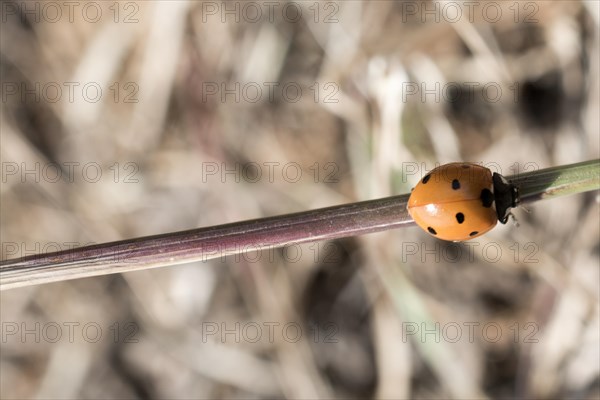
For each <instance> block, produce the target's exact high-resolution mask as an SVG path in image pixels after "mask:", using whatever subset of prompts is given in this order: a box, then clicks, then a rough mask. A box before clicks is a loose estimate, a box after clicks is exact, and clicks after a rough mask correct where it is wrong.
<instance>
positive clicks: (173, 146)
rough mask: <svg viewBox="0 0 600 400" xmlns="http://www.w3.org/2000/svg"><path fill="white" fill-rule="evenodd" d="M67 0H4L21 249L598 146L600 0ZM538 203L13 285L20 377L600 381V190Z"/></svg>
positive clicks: (290, 387) (538, 161) (581, 394)
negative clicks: (475, 224) (445, 226)
mask: <svg viewBox="0 0 600 400" xmlns="http://www.w3.org/2000/svg"><path fill="white" fill-rule="evenodd" d="M47 4H49V3H38V2H23V3H12V2H7V1H5V2H3V3H2V4H1V7H2V10H1V11H2V18H3V21H2V26H1V29H2V31H1V33H2V35H1V38H0V40H1V42H0V43H1V49H0V50H1V55H2V58H1V65H0V68H1V71H2V96H3V99H2V111H1V113H2V114H1V117H2V121H1V126H0V129H1V157H2V186H1V192H0V196H1V199H0V200H1V209H0V211H1V225H0V233H1V242H2V257H3V258H13V257H19V256H23V255H27V254H29V253H39V252H45V251H54V250H58V249H64V248H67V247H68V246H71V245H72V244H73V243H76V244H79V245H84V244H87V243H90V242H93V243H100V242H106V241H112V240H119V239H125V238H132V237H137V236H143V235H151V234H157V233H162V232H169V231H176V230H183V229H191V228H195V227H199V226H208V225H214V224H221V223H226V222H233V221H238V220H244V219H250V218H257V217H262V216H270V215H276V214H282V213H288V212H295V211H302V210H306V209H311V208H317V207H324V206H328V205H334V204H340V203H344V202H350V201H358V200H365V199H371V198H377V197H383V196H387V195H392V194H399V193H406V192H408V191H409V190H410V188H411V187H412V186H413V185H414V184H415V182H416V181H417V180H418V179H419V177H420V176H422V174H423V172H424V171H425V170H430V169H432V168H433V167H434V166H435V163H437V162H440V163H443V162H447V161H454V160H457V159H458V160H468V161H474V162H482V163H484V164H487V165H489V166H493V167H494V168H495V169H496V170H498V169H500V171H499V172H503V173H504V174H506V175H510V174H512V173H514V172H515V170H514V169H511V167H512V166H514V165H518V166H519V168H520V169H521V170H524V169H528V168H536V167H537V168H544V167H549V166H553V165H560V164H566V163H572V162H578V161H582V160H587V159H592V158H598V157H599V154H600V148H599V147H600V143H599V136H598V135H599V134H598V132H600V127H599V126H598V116H597V113H598V108H599V89H598V86H599V81H598V71H599V68H600V67H599V65H598V59H599V55H598V48H599V46H598V26H599V8H598V7H599V6H598V3H597V2H579V1H562V2H561V1H559V2H550V1H542V2H526V3H518V5H519V7H520V8H518V9H519V15H518V16H517V17H516V18H517V22H515V11H516V9H515V8H514V6H513V8H510V6H511V5H514V4H515V3H512V2H502V5H503V8H502V16H501V18H499V20H498V21H492V20H491V18H492V17H493V16H494V14H493V10H491V9H488V12H489V14H485V18H484V15H483V14H482V12H483V8H484V4H486V3H484V2H482V3H481V4H480V5H479V6H477V7H476V8H475V9H474V11H475V17H474V24H471V23H469V19H468V18H467V15H466V14H464V15H463V16H462V18H459V19H458V21H456V22H449V21H447V20H445V19H452V18H453V14H449V13H450V12H451V11H452V10H451V9H448V8H446V9H445V10H446V13H445V14H444V12H443V11H442V10H444V7H449V6H448V3H444V2H439V3H427V5H425V4H424V3H420V2H404V3H401V2H393V1H377V2H370V3H366V2H365V3H362V2H357V1H351V2H344V3H333V2H325V3H322V4H320V5H318V6H317V7H316V8H315V3H313V2H299V3H291V4H292V5H291V6H288V8H287V10H288V12H289V14H287V18H286V17H285V16H284V15H283V14H282V12H283V10H284V6H285V5H287V4H288V3H285V2H281V3H280V2H274V3H272V5H270V6H269V5H267V4H266V3H261V2H259V3H252V4H255V5H258V6H259V7H260V8H261V10H262V12H263V19H261V20H260V21H253V20H251V19H252V18H253V16H254V14H252V12H253V10H252V9H250V8H248V6H247V4H248V3H237V2H228V3H220V2H204V3H202V2H197V1H176V2H173V1H170V2H157V1H145V2H135V3H134V2H119V3H113V2H110V3H108V2H106V3H105V2H102V3H100V2H98V3H93V4H98V5H100V6H101V7H102V17H101V18H100V20H99V21H98V22H97V23H92V22H90V18H93V17H94V9H93V8H92V7H89V8H87V9H86V12H87V14H85V16H86V18H87V20H86V18H84V17H83V15H82V11H83V9H84V7H83V6H79V7H76V8H75V9H74V10H73V20H72V21H70V20H69V18H68V7H67V6H66V5H64V4H63V3H61V2H58V3H53V4H58V5H62V7H63V8H62V13H63V14H62V18H59V19H58V20H56V21H54V20H53V18H54V15H55V14H54V11H53V10H52V9H51V7H48V6H47ZM225 4H227V5H225ZM236 4H237V7H238V10H239V12H238V13H237V15H236V12H235V11H234V12H233V14H227V15H225V16H223V18H224V19H225V21H224V22H221V16H220V15H219V13H220V12H222V11H224V10H225V8H224V7H229V8H228V9H230V10H231V9H233V10H235V8H234V7H236ZM436 4H437V7H438V10H440V11H439V12H438V13H437V15H438V16H439V17H440V21H439V22H435V20H434V19H435V18H436V15H435V14H433V15H428V16H427V15H426V16H424V17H423V16H422V15H421V14H420V12H421V11H422V10H423V9H424V7H429V9H433V7H436ZM450 4H457V3H450ZM478 4H479V3H478ZM19 6H22V7H29V8H28V10H33V11H31V12H29V13H28V14H25V15H24V16H23V17H22V18H21V17H20V16H19V15H18V14H15V13H14V11H15V10H17V9H18V7H19ZM295 6H299V7H302V8H301V9H302V13H303V17H302V18H301V19H299V20H298V21H292V20H291V19H292V18H294V11H295V10H296V8H294V7H295ZM35 7H39V8H38V9H36V8H35ZM111 7H112V8H111ZM269 7H273V8H272V10H273V22H272V23H269V22H268V21H265V19H268V18H269V13H268V11H269ZM412 7H414V8H412ZM317 9H318V15H317V14H316V10H317ZM36 10H38V11H39V15H38V11H36ZM117 10H118V15H117V14H115V11H117ZM413 10H415V11H416V14H414V15H413V14H412V11H413ZM462 10H463V12H464V13H466V12H467V11H468V10H467V9H466V8H462ZM213 11H216V12H217V15H212V12H213ZM330 13H333V15H330ZM530 13H533V15H532V16H531V18H534V19H535V20H536V21H533V22H531V21H530V22H529V23H528V22H527V21H526V18H527V16H528V15H529V14H530ZM36 16H39V17H40V18H39V20H38V21H36ZM236 16H239V17H240V18H239V21H236ZM128 17H129V18H134V19H136V20H137V22H133V23H124V21H125V20H126V19H127V18H128ZM328 17H331V18H334V19H333V20H328V21H329V22H330V23H326V22H325V20H326V19H327V18H328ZM444 17H445V18H444ZM423 18H425V19H426V21H423V20H422V19H423ZM115 19H116V20H117V22H115ZM315 20H316V21H315ZM67 82H75V84H68V83H67ZM273 82H278V83H279V86H275V85H274V84H273ZM86 84H88V86H86V87H89V91H88V92H86V95H87V96H89V97H88V98H87V99H86V98H85V97H84V95H83V93H82V89H83V87H84V86H85V85H86ZM436 84H439V87H440V89H439V90H435V88H436ZM476 84H477V85H478V86H477V87H476V88H475V90H474V91H473V93H472V94H473V97H472V98H470V97H469V96H468V95H469V94H470V93H469V92H468V90H466V88H468V86H467V85H476ZM485 84H487V85H488V86H487V87H488V88H489V90H488V92H487V94H488V95H489V96H491V97H493V96H495V90H497V89H498V88H500V89H501V90H502V94H501V96H500V97H499V98H498V101H492V100H490V99H486V98H485V97H484V96H483V94H482V92H481V90H480V89H481V88H482V87H483V85H485ZM36 85H37V89H38V90H37V91H36ZM67 85H72V87H73V88H74V91H73V98H72V99H70V98H69V86H67ZM77 85H78V86H77ZM221 85H226V86H225V88H229V89H233V92H232V93H229V94H227V93H225V92H223V90H222V89H223V87H221ZM236 85H239V90H236ZM57 87H58V88H60V89H61V91H62V94H61V96H59V98H58V99H56V101H54V100H55V96H56V95H55V92H54V91H53V90H56V88H57ZM95 87H100V88H102V96H100V98H99V100H98V101H96V102H93V101H91V98H93V97H94V96H95V92H94V88H95ZM257 87H258V88H260V89H261V90H262V96H260V97H259V98H258V99H256V100H257V101H255V102H253V100H254V99H255V92H254V90H255V89H256V88H257ZM270 87H272V88H273V97H272V98H269V88H270ZM298 87H300V88H301V89H302V95H301V96H300V97H299V98H298V99H297V101H295V100H296V99H295V98H294V97H295V93H296V92H295V89H297V88H298ZM117 88H118V92H117ZM244 88H245V89H244ZM283 88H286V90H282V89H283ZM424 88H427V89H432V88H434V92H435V93H430V94H428V95H426V101H422V100H421V94H422V89H424ZM29 89H33V90H34V92H30V93H29V94H27V92H26V90H29ZM215 89H216V90H217V93H215V94H211V93H213V92H212V91H214V90H215ZM317 89H318V90H317ZM414 89H417V90H419V92H418V93H416V94H410V93H411V92H410V91H411V90H414ZM446 89H447V90H446ZM515 93H516V97H515ZM435 95H438V96H440V101H439V102H436V101H435ZM115 96H116V98H115ZM222 96H223V97H224V98H222ZM236 96H238V97H239V101H236ZM315 96H316V97H315ZM444 96H445V97H444ZM455 96H456V97H459V98H457V99H456V100H455V101H447V99H448V97H453V98H454V97H455ZM71 100H72V101H71ZM126 100H136V102H127V101H126ZM329 100H336V102H331V101H329ZM52 163H56V164H58V165H60V166H61V167H62V178H63V179H54V177H55V176H56V173H57V169H56V168H55V166H56V164H52ZM73 163H78V164H73ZM252 163H256V164H252ZM265 163H267V164H265ZM275 163H277V164H275ZM257 164H258V165H259V166H260V168H261V172H262V176H261V177H260V178H258V179H256V175H255V171H256V165H257ZM236 166H237V168H238V172H239V173H238V175H240V179H239V180H238V179H236V174H235V173H230V174H226V175H224V176H221V172H223V171H224V169H228V170H233V169H234V168H236ZM284 167H286V168H284ZM297 167H300V168H301V171H302V174H301V176H300V177H299V178H298V180H297V181H295V179H296V178H295V177H296V174H297V170H298V169H297ZM15 168H16V169H15ZM36 168H38V169H37V171H38V172H31V173H28V174H26V173H25V170H34V171H35V169H36ZM69 168H71V169H69ZM213 168H217V173H216V174H215V175H211V174H210V173H211V171H213ZM97 171H100V172H101V176H100V177H98V178H96V175H97ZM317 172H318V173H317ZM254 181H255V182H254ZM529 211H530V212H529V213H528V212H524V211H519V212H517V218H518V220H519V224H520V226H519V227H515V226H512V225H510V224H509V225H506V226H500V227H497V228H496V229H495V230H494V231H493V232H491V233H490V234H489V235H486V236H485V237H483V238H481V239H477V240H475V241H473V242H472V244H470V245H460V246H457V245H449V244H446V243H442V242H439V241H435V240H433V239H430V238H429V237H428V236H427V235H426V234H425V233H422V232H420V231H419V230H418V229H417V228H412V229H402V230H398V231H390V232H386V233H380V234H373V235H367V236H363V237H358V238H353V239H348V240H342V241H335V242H328V243H320V244H318V245H302V246H297V247H291V248H289V249H288V251H287V252H281V251H274V250H264V251H263V252H262V253H255V254H253V256H254V257H251V256H247V257H230V258H226V259H224V260H216V261H210V262H205V263H196V264H190V265H185V266H179V267H173V268H167V269H160V270H150V271H142V272H134V273H127V274H123V275H113V276H106V277H97V278H90V279H83V280H77V281H72V282H64V283H56V284H49V285H43V286H39V287H31V288H24V289H17V290H12V291H7V292H3V293H1V294H0V300H1V304H0V311H1V316H0V319H1V323H2V342H1V343H0V346H1V347H0V348H1V356H0V397H2V398H5V399H8V398H31V397H37V398H132V397H140V398H147V397H152V398H273V397H285V398H342V397H343V398H348V397H357V398H365V397H366V398H369V397H377V398H448V397H454V398H467V397H468V398H475V397H484V396H486V397H489V398H507V397H529V398H557V397H562V398H567V397H569V398H589V399H592V398H598V397H599V396H600V393H599V388H600V378H599V376H600V364H599V361H598V360H599V359H600V338H599V331H600V319H599V317H598V305H599V297H600V288H599V283H598V282H599V279H600V277H599V276H598V275H599V268H598V265H599V263H600V260H599V258H600V247H599V240H598V238H599V234H600V233H599V230H600V228H599V226H600V224H599V221H598V219H599V212H598V197H597V193H592V194H589V195H581V196H576V197H568V198H564V199H557V200H552V201H548V202H544V203H542V204H539V205H536V206H534V207H531V209H530V210H529ZM299 250H301V252H302V253H301V255H300V256H298V255H297V252H298V251H299ZM469 250H470V251H471V252H472V253H470V252H469ZM457 252H460V256H458V255H457ZM286 324H288V325H286ZM422 324H426V325H422ZM436 324H438V325H437V328H438V330H437V331H436V330H435V327H436ZM98 328H100V329H101V332H100V331H99V330H98ZM222 328H226V329H228V331H229V332H228V333H226V334H225V335H221V334H222V333H223V329H222ZM257 328H259V329H260V333H261V334H260V335H258V337H257V332H258V331H257ZM298 328H300V329H302V333H301V334H299V335H298V331H297V329H298ZM423 328H427V329H429V331H428V332H429V333H428V334H427V335H422V334H423V333H424V329H423ZM484 328H485V329H484ZM215 329H218V330H219V332H218V334H214V332H213V331H214V330H215ZM415 330H418V331H415ZM436 332H437V333H436ZM496 332H500V333H501V334H502V336H501V337H498V338H496V336H497V335H496ZM57 333H60V334H61V336H57ZM457 333H460V334H461V335H460V337H457ZM96 336H98V338H97V340H96ZM296 336H299V340H298V341H295V340H292V339H294V338H295V337H296ZM438 338H439V340H436V339H438ZM71 339H72V340H71Z"/></svg>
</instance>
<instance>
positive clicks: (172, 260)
mask: <svg viewBox="0 0 600 400" xmlns="http://www.w3.org/2000/svg"><path fill="white" fill-rule="evenodd" d="M507 178H508V179H509V180H510V181H511V182H513V183H514V184H515V185H517V186H518V187H519V191H520V202H521V204H526V203H531V202H534V201H538V200H542V199H549V198H554V197H558V196H565V195H571V194H576V193H582V192H587V191H592V190H598V189H600V160H593V161H587V162H583V163H578V164H572V165H567V166H561V167H555V168H548V169H543V170H538V171H532V172H527V173H523V174H518V175H515V176H509V177H507ZM408 197H409V195H408V194H406V195H400V196H392V197H386V198H383V199H377V200H369V201H363V202H358V203H351V204H344V205H339V206H333V207H328V208H321V209H316V210H311V211H305V212H300V213H295V214H287V215H281V216H275V217H269V218H261V219H255V220H250V221H242V222H236V223H232V224H226V225H218V226H213V227H207V228H199V229H193V230H188V231H182V232H173V233H167V234H162V235H156V236H148V237H142V238H136V239H129V240H122V241H118V242H111V243H104V244H98V245H93V246H86V247H80V248H76V249H73V250H67V251H61V252H56V253H48V254H43V255H35V256H29V257H24V258H19V259H14V260H6V261H3V262H1V263H0V290H5V289H11V288H17V287H23V286H30V285H36V284H42V283H50V282H57V281H64V280H69V279H77V278H84V277H90V276H98V275H107V274H113V273H120V272H129V271H138V270H144V269H150V268H158V267H166V266H171V265H176V264H183V263H190V262H196V261H206V260H210V259H213V258H218V257H224V256H227V255H232V254H240V253H245V252H249V251H256V250H264V249H272V248H277V247H283V246H287V245H291V244H301V243H308V242H316V241H321V240H331V239H337V238H342V237H348V236H356V235H362V234H366V233H372V232H379V231H384V230H388V229H393V228H400V227H407V226H411V225H414V222H413V221H412V219H411V218H410V216H409V214H408V212H407V210H406V204H407V201H408Z"/></svg>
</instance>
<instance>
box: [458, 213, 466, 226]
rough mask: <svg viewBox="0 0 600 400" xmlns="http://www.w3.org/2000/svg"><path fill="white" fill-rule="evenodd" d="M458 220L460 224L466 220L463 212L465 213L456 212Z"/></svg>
mask: <svg viewBox="0 0 600 400" xmlns="http://www.w3.org/2000/svg"><path fill="white" fill-rule="evenodd" d="M456 220H457V221H458V223H459V224H462V223H463V222H465V214H463V213H458V214H456Z"/></svg>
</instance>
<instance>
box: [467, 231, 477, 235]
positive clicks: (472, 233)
mask: <svg viewBox="0 0 600 400" xmlns="http://www.w3.org/2000/svg"><path fill="white" fill-rule="evenodd" d="M478 233H479V232H477V231H473V232H471V233H469V236H475V235H477V234H478Z"/></svg>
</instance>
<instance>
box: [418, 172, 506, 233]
mask: <svg viewBox="0 0 600 400" xmlns="http://www.w3.org/2000/svg"><path fill="white" fill-rule="evenodd" d="M517 203H518V190H517V188H516V187H515V186H514V185H512V184H511V183H510V182H508V181H507V180H506V179H505V178H504V177H503V176H502V175H500V174H498V173H496V172H494V173H493V174H492V171H490V170H489V169H488V168H485V167H482V166H480V165H477V164H472V163H450V164H445V165H442V166H440V167H438V168H435V169H434V170H433V171H431V172H430V173H429V174H427V175H425V176H424V177H423V179H421V181H420V182H419V183H418V184H417V186H416V187H415V188H414V189H413V191H412V193H411V195H410V198H409V199H408V212H409V214H410V215H411V217H412V218H413V219H414V220H415V222H416V223H417V225H419V226H420V227H421V228H423V229H424V230H425V231H426V232H428V233H429V234H430V235H432V236H435V237H436V238H439V239H444V240H452V241H455V242H459V241H463V240H469V239H473V238H476V237H477V236H480V235H483V234H484V233H486V232H487V231H489V230H490V229H492V228H493V227H494V226H496V223H497V222H498V221H500V222H501V223H503V224H505V223H506V221H507V220H508V216H509V215H510V208H512V207H515V206H516V205H517Z"/></svg>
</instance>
